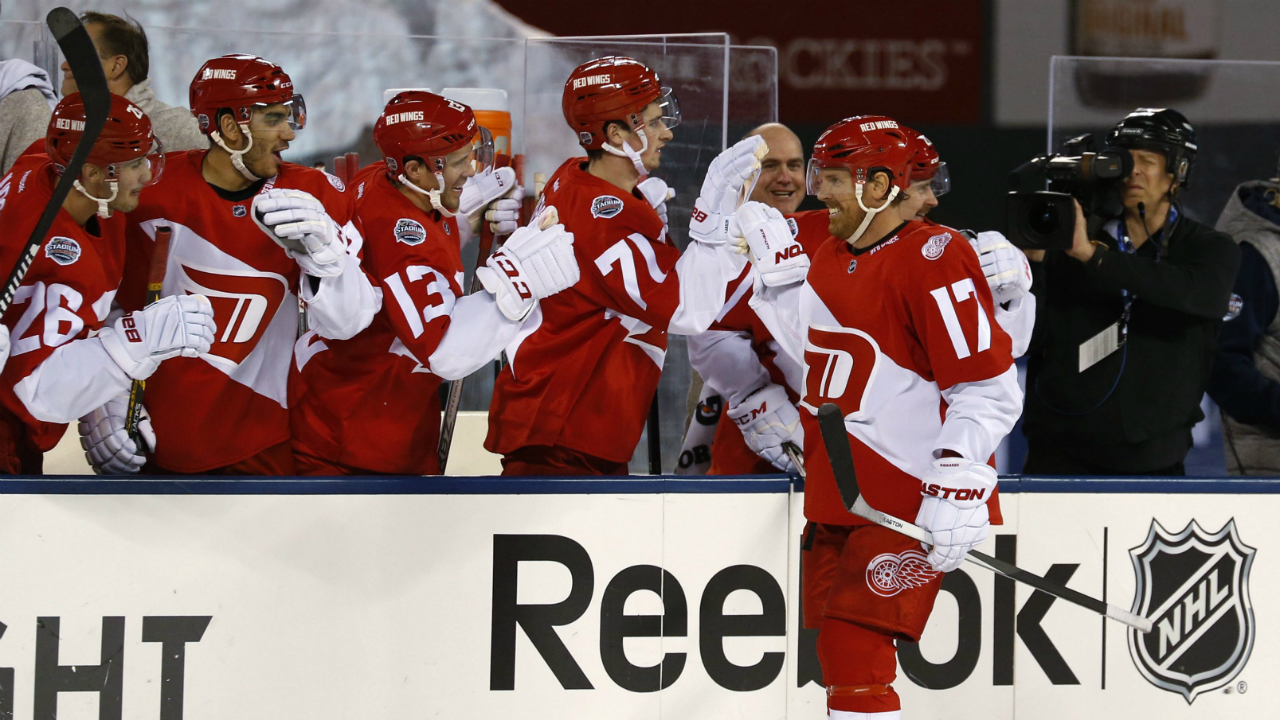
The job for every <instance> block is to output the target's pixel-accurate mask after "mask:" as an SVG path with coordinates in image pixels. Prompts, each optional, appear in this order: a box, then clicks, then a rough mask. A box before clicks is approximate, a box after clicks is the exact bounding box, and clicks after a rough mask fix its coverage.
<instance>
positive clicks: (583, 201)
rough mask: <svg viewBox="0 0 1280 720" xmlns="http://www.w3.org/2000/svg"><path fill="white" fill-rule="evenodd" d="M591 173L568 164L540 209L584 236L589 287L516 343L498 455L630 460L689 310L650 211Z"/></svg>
mask: <svg viewBox="0 0 1280 720" xmlns="http://www.w3.org/2000/svg"><path fill="white" fill-rule="evenodd" d="M585 166H586V163H585V161H584V159H583V158H580V157H579V158H573V159H571V160H569V161H567V162H565V163H564V164H563V165H561V166H560V168H559V169H558V170H556V172H555V174H554V175H553V176H552V177H551V179H550V180H549V181H548V182H547V186H546V189H545V190H544V192H543V195H542V198H541V200H540V201H539V202H540V205H539V207H542V206H545V205H554V206H555V207H556V209H557V211H558V212H559V214H560V221H561V222H562V223H563V224H564V226H565V229H566V230H568V231H569V232H572V233H573V237H574V243H573V248H574V255H575V257H576V258H577V260H578V267H579V268H580V270H581V280H579V281H578V284H576V285H574V286H573V287H572V288H569V289H568V290H565V291H563V292H561V293H558V294H556V295H553V296H552V297H549V298H546V299H544V300H542V301H541V306H540V309H538V310H535V311H534V313H535V315H540V324H538V325H537V327H536V329H535V330H533V331H532V332H531V333H530V334H528V335H527V336H525V337H522V338H519V339H517V340H516V341H515V342H513V343H512V345H511V346H508V348H507V360H508V364H507V366H506V367H505V368H504V369H503V371H502V373H501V375H499V377H498V380H497V383H496V384H495V387H494V391H493V401H492V404H491V405H490V410H489V435H488V438H487V439H486V441H485V448H486V449H488V450H489V451H490V452H494V453H499V454H508V453H511V452H512V451H514V450H516V449H517V448H521V447H528V446H537V445H545V446H558V447H562V448H567V449H570V450H575V451H578V452H581V453H585V454H587V455H591V456H594V457H598V458H603V459H605V460H609V461H613V462H626V461H628V460H630V459H631V455H632V454H633V452H634V451H635V448H636V444H637V443H638V442H639V441H640V434H641V432H642V431H643V429H644V423H645V419H646V417H647V414H648V408H649V403H650V401H651V400H652V399H653V393H654V391H655V390H656V389H657V387H658V379H659V377H660V376H661V374H662V364H663V361H664V359H665V357H666V351H667V333H666V331H667V328H668V325H669V324H670V323H671V320H672V316H673V315H674V314H675V313H676V311H677V307H678V306H679V305H680V303H681V288H680V277H679V274H678V273H677V272H676V271H675V268H676V263H677V261H678V260H679V259H680V251H679V250H678V249H677V248H676V247H675V246H673V245H671V244H670V243H668V242H667V238H666V229H665V228H664V227H663V225H662V220H661V219H660V218H659V217H658V214H657V212H655V211H654V209H653V208H652V207H651V206H650V205H649V203H648V202H646V201H645V200H644V199H643V198H641V197H639V196H638V195H636V194H632V193H626V192H623V191H622V190H621V189H620V188H619V187H617V186H616V185H613V184H612V183H609V182H608V181H605V180H602V179H600V178H597V177H595V176H593V175H591V174H590V173H588V172H587V171H586V169H585ZM720 302H721V303H723V288H721V296H720Z"/></svg>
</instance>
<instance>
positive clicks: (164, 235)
mask: <svg viewBox="0 0 1280 720" xmlns="http://www.w3.org/2000/svg"><path fill="white" fill-rule="evenodd" d="M172 239H173V228H170V227H167V226H158V227H156V240H155V242H156V245H155V247H154V248H152V250H151V268H150V270H149V271H148V273H147V303H146V304H147V305H150V304H151V303H153V302H155V301H157V300H159V299H160V290H161V289H163V288H164V271H165V269H166V267H167V265H168V263H169V241H170V240H172ZM146 388H147V381H146V380H134V381H133V383H132V384H131V385H129V409H128V411H126V412H125V416H124V417H125V420H124V429H125V432H127V433H128V434H129V437H131V438H133V442H134V446H135V447H136V448H137V450H138V452H141V451H142V434H141V433H139V432H138V423H139V422H142V395H143V393H144V392H145V391H146Z"/></svg>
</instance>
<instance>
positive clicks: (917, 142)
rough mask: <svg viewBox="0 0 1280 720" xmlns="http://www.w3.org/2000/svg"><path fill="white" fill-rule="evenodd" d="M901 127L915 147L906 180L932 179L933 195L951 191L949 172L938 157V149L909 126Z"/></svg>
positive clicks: (938, 195)
mask: <svg viewBox="0 0 1280 720" xmlns="http://www.w3.org/2000/svg"><path fill="white" fill-rule="evenodd" d="M902 129H903V130H905V131H906V133H907V140H908V142H909V143H911V145H912V147H914V148H915V154H914V155H912V156H911V163H910V167H909V169H908V171H907V179H908V181H910V182H919V181H920V180H932V181H933V182H931V183H930V184H929V187H930V188H931V189H932V190H933V196H934V197H941V196H943V195H946V194H947V193H948V192H950V191H951V173H950V172H949V171H948V170H947V164H946V163H945V162H942V158H940V157H938V151H937V149H935V148H934V147H933V143H932V142H931V141H930V140H929V138H927V137H925V136H924V135H922V134H920V133H919V132H916V131H915V130H912V129H911V128H909V127H904V128H902Z"/></svg>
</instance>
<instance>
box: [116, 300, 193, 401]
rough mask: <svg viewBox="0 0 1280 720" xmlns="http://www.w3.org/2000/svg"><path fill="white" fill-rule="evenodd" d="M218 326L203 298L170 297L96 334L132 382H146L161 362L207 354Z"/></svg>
mask: <svg viewBox="0 0 1280 720" xmlns="http://www.w3.org/2000/svg"><path fill="white" fill-rule="evenodd" d="M216 332H217V326H216V324H215V323H214V321H213V305H211V304H209V298H207V297H205V296H204V295H170V296H169V297H163V298H160V299H159V300H157V301H155V302H153V303H151V304H150V305H148V306H146V307H145V308H143V309H141V310H135V311H134V312H130V313H125V314H124V315H122V316H121V317H120V319H119V320H116V321H115V323H114V324H113V325H111V326H108V327H104V328H102V330H101V331H100V332H99V333H98V337H99V338H100V340H101V342H102V347H103V348H105V349H106V351H107V354H108V355H110V356H111V359H112V360H115V361H116V364H117V365H119V366H120V369H121V370H124V372H125V374H126V375H128V376H129V377H131V378H133V379H134V380H146V379H147V378H148V377H150V376H151V373H153V372H155V371H156V368H158V367H159V366H160V363H161V361H163V360H167V359H169V358H172V357H178V356H179V355H181V356H183V357H196V356H198V355H200V354H201V353H206V352H209V348H210V347H212V345H213V339H214V334H215V333H216Z"/></svg>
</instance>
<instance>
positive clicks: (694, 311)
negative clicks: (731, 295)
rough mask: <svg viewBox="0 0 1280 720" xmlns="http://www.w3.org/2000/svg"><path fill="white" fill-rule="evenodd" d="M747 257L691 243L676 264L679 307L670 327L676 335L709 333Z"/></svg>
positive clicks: (668, 329)
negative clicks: (727, 291)
mask: <svg viewBox="0 0 1280 720" xmlns="http://www.w3.org/2000/svg"><path fill="white" fill-rule="evenodd" d="M746 262H747V260H746V257H745V256H742V255H737V254H735V253H732V252H729V251H728V250H726V249H725V248H722V247H709V246H707V245H704V244H703V243H699V242H691V243H689V247H687V248H685V250H684V252H683V253H682V254H681V255H680V259H679V260H678V261H677V262H676V274H677V275H678V276H679V277H680V304H679V305H678V306H677V307H676V311H675V314H673V315H672V316H671V322H670V324H669V325H668V326H667V332H669V333H672V334H674V335H697V334H699V333H703V332H706V330H707V328H709V327H711V323H713V322H715V319H716V317H717V316H718V315H719V314H720V311H721V310H722V309H723V308H724V302H725V297H724V296H725V288H727V287H728V286H729V283H732V282H733V281H734V280H736V279H737V278H738V276H739V275H741V274H742V270H743V268H744V267H746Z"/></svg>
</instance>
